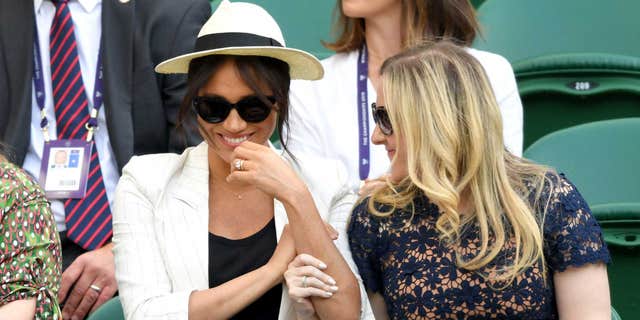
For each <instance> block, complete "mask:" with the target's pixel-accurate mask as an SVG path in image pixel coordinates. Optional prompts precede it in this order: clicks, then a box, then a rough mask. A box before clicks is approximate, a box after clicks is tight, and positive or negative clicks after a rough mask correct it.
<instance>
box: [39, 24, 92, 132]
mask: <svg viewBox="0 0 640 320" xmlns="http://www.w3.org/2000/svg"><path fill="white" fill-rule="evenodd" d="M101 52H102V48H100V50H99V51H98V64H97V65H98V66H97V70H96V80H95V85H94V88H93V109H91V113H90V117H89V121H88V122H87V124H86V125H85V127H86V128H87V130H88V134H87V142H89V141H91V140H92V138H93V131H94V130H95V128H96V127H97V126H98V119H97V118H98V111H99V110H100V107H101V106H102V99H103V95H102V86H103V84H102V79H103V72H102V71H103V68H102V54H101ZM41 63H42V58H41V55H40V41H39V38H38V27H37V25H34V41H33V85H34V87H35V89H36V103H37V104H38V108H39V109H40V119H41V120H40V128H41V129H42V134H43V135H44V141H45V142H49V140H50V136H49V120H47V115H46V112H45V110H44V100H45V90H44V75H43V72H42V64H41Z"/></svg>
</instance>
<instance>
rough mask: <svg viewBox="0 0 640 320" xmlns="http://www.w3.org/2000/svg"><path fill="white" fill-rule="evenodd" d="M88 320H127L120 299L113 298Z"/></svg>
mask: <svg viewBox="0 0 640 320" xmlns="http://www.w3.org/2000/svg"><path fill="white" fill-rule="evenodd" d="M87 320H125V318H124V312H123V311H122V304H120V297H114V298H111V300H109V301H107V302H106V303H105V304H103V305H102V306H100V308H98V310H96V311H94V312H93V313H92V314H90V315H89V317H88V318H87Z"/></svg>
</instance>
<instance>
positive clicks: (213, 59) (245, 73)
mask: <svg viewBox="0 0 640 320" xmlns="http://www.w3.org/2000/svg"><path fill="white" fill-rule="evenodd" d="M227 61H232V62H233V63H234V65H235V67H236V69H237V70H238V73H239V74H240V77H241V78H242V80H244V82H245V83H246V84H247V86H249V88H251V89H252V90H253V91H254V92H256V95H257V96H258V97H260V98H262V99H264V100H265V101H267V97H266V95H265V94H264V92H262V90H261V89H260V87H261V85H266V86H267V87H269V88H270V89H271V91H272V92H273V97H274V98H275V100H276V102H275V107H276V111H277V112H278V117H277V122H276V130H277V131H278V135H279V138H280V143H281V144H282V148H283V149H284V151H285V152H286V153H287V154H289V155H290V156H292V157H293V155H291V153H290V152H289V150H288V149H287V145H286V142H285V141H286V140H287V139H284V137H283V129H284V128H285V127H286V128H287V129H288V127H289V84H290V83H291V76H290V75H289V65H288V64H287V63H286V62H284V61H281V60H278V59H274V58H270V57H262V56H234V55H211V56H206V57H202V58H197V59H193V60H191V62H190V63H189V73H188V75H187V92H186V94H185V96H184V99H183V100H182V104H181V105H180V110H179V111H178V123H177V128H178V129H180V130H191V131H197V128H198V126H197V123H196V121H195V116H193V113H194V110H193V107H192V104H193V99H194V98H195V97H196V96H197V95H198V91H199V90H200V88H202V87H203V86H204V85H205V84H206V83H207V81H209V79H210V78H211V76H212V75H213V74H214V73H216V72H217V71H218V70H219V68H220V67H221V66H222V65H223V64H224V63H225V62H227Z"/></svg>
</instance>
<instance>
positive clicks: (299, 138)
mask: <svg viewBox="0 0 640 320" xmlns="http://www.w3.org/2000/svg"><path fill="white" fill-rule="evenodd" d="M467 50H468V52H469V53H470V54H471V55H473V56H474V57H475V58H476V59H478V61H480V63H481V64H482V66H483V67H484V69H485V71H486V73H487V75H488V77H489V81H490V82H491V86H492V88H493V91H494V94H495V96H496V99H497V101H498V105H499V107H500V112H501V114H502V121H503V136H504V143H505V146H506V147H507V149H509V151H511V152H512V153H513V154H515V155H517V156H521V155H522V137H523V129H522V102H521V101H520V95H519V93H518V87H517V84H516V80H515V76H514V74H513V70H512V68H511V65H510V64H509V62H508V61H507V60H506V59H505V58H503V57H502V56H499V55H497V54H493V53H490V52H486V51H480V50H476V49H471V48H468V49H467ZM357 60H358V51H352V52H349V53H340V54H336V55H333V56H331V57H329V58H327V59H324V60H323V61H322V65H323V66H324V70H325V74H324V78H322V79H321V80H317V81H304V80H296V81H292V84H291V94H290V100H291V107H290V110H291V111H290V114H289V117H290V118H289V125H290V127H289V130H288V131H287V132H285V135H284V136H285V137H287V134H288V136H289V139H288V140H286V141H287V147H288V148H289V150H290V151H291V152H292V153H293V154H294V155H296V154H298V153H303V154H304V153H306V154H313V155H317V156H321V157H326V158H332V159H337V160H339V161H341V162H342V163H343V164H344V165H345V167H346V168H347V170H348V173H349V183H350V185H351V187H352V188H353V189H354V190H358V189H359V187H360V183H361V181H360V175H359V158H360V157H359V141H358V136H359V135H360V134H359V128H358V108H357V101H356V94H357V82H356V77H357ZM367 91H368V100H369V105H371V103H372V102H375V101H376V97H377V96H376V91H375V89H374V88H373V85H372V84H371V81H367ZM367 113H368V114H369V153H370V156H369V168H370V169H369V178H377V177H380V176H381V175H383V174H385V173H386V172H387V171H388V170H389V163H390V161H389V158H388V156H387V152H386V150H385V149H384V146H378V145H374V144H372V143H371V135H372V134H373V129H374V128H375V123H374V122H373V115H372V114H371V112H370V109H369V108H367Z"/></svg>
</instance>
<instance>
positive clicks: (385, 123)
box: [371, 102, 393, 136]
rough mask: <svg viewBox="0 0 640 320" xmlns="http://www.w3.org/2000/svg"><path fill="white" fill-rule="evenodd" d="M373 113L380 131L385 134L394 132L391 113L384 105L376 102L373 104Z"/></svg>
mask: <svg viewBox="0 0 640 320" xmlns="http://www.w3.org/2000/svg"><path fill="white" fill-rule="evenodd" d="M371 114H372V115H373V121H375V123H376V125H377V126H378V128H380V131H381V132H382V134H384V135H385V136H390V135H392V134H393V127H392V126H391V120H389V114H388V113H387V109H385V108H384V106H376V103H375V102H374V103H372V104H371Z"/></svg>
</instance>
